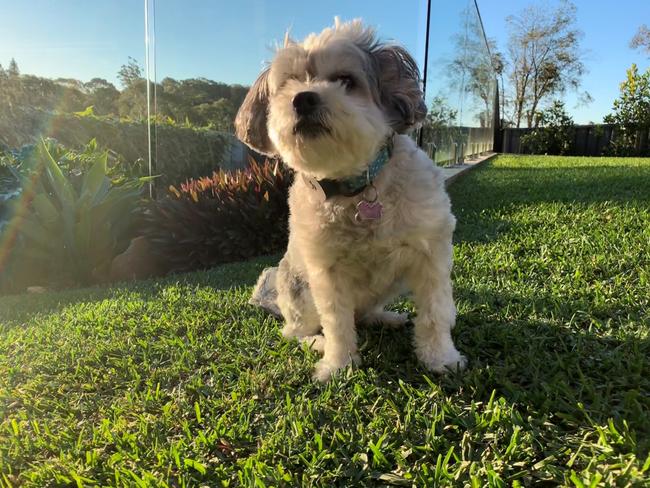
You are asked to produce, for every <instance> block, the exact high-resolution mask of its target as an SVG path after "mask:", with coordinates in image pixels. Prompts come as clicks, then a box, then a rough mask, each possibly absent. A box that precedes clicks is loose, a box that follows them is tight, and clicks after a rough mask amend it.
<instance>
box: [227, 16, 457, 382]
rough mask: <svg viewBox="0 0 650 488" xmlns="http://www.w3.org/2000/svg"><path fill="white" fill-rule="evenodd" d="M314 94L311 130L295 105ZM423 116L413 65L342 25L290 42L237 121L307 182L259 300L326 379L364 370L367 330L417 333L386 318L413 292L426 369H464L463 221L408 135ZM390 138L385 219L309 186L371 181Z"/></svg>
mask: <svg viewBox="0 0 650 488" xmlns="http://www.w3.org/2000/svg"><path fill="white" fill-rule="evenodd" d="M307 91H308V92H313V93H316V94H317V96H318V99H319V101H320V102H319V107H318V110H317V112H316V113H315V115H314V116H313V117H311V119H310V120H309V121H308V122H309V124H310V127H311V129H310V130H309V131H302V130H300V127H301V126H300V123H302V122H303V121H301V120H300V119H301V116H302V114H299V113H298V110H297V109H296V107H294V105H295V102H294V99H295V97H296V95H298V94H299V93H303V92H307ZM425 114H426V107H425V105H424V101H423V97H422V91H421V89H420V76H419V71H418V69H417V66H416V64H415V62H414V60H413V59H412V58H411V56H410V55H409V54H408V53H407V52H406V51H405V50H404V49H403V48H401V47H399V46H396V45H390V44H382V43H380V42H378V41H377V40H376V37H375V34H374V32H373V30H372V29H369V28H367V27H364V26H363V24H362V23H361V22H360V21H359V20H355V21H352V22H349V23H340V22H338V20H337V21H336V23H335V26H334V27H333V28H328V29H325V30H324V31H323V32H321V33H320V34H312V35H310V36H308V37H307V38H306V39H305V40H304V41H303V42H302V43H297V42H294V41H292V40H290V39H288V38H287V39H286V40H285V45H284V47H283V48H281V49H280V50H279V51H278V52H277V54H276V56H275V59H274V60H273V62H272V64H271V65H270V67H268V68H267V69H266V70H264V71H263V72H262V74H261V75H260V77H259V78H258V80H257V81H256V82H255V84H254V85H253V87H252V88H251V90H250V91H249V93H248V96H247V98H246V100H245V101H244V103H243V104H242V107H241V109H240V111H239V113H238V114H237V118H236V121H235V127H236V131H237V135H238V136H239V138H240V139H241V140H242V141H244V142H245V143H246V144H248V145H249V146H251V147H252V148H253V149H255V150H257V151H259V152H261V153H263V154H267V155H269V156H274V157H281V158H282V159H283V161H284V162H285V163H286V164H287V165H289V166H290V167H291V168H293V169H294V170H295V171H296V178H295V183H294V184H293V186H292V187H291V190H290V194H289V206H290V209H291V212H290V218H289V229H290V235H289V246H288V249H287V252H286V254H285V256H284V258H283V259H282V261H281V262H280V265H279V267H278V268H277V269H271V270H267V271H266V272H265V273H264V274H263V275H262V276H261V277H260V280H259V282H258V286H257V288H256V291H255V293H254V295H255V297H256V299H257V300H258V302H263V303H264V304H265V305H266V307H267V308H269V309H271V310H274V309H275V307H276V306H277V309H276V310H277V312H279V313H280V314H281V315H282V317H283V318H284V320H285V326H284V328H283V330H282V333H283V335H284V336H286V337H296V338H298V339H300V340H302V341H305V342H308V343H309V344H310V345H311V346H312V347H314V348H315V349H317V350H319V351H321V352H323V358H322V359H321V360H320V361H319V362H318V364H317V366H316V370H315V372H314V377H315V378H316V379H318V380H321V381H327V380H328V379H329V378H330V377H331V375H332V374H333V373H335V372H336V371H338V370H339V369H341V368H343V367H345V366H346V365H348V364H349V363H350V362H352V361H357V360H358V353H357V334H356V329H355V323H361V322H365V323H383V324H387V325H390V326H399V325H403V324H404V323H405V322H406V320H407V319H406V316H403V315H400V314H397V313H394V312H387V311H385V310H384V308H383V307H384V306H385V305H386V304H387V303H389V302H390V301H391V300H392V299H394V298H395V297H396V296H397V295H399V294H400V293H404V292H406V291H411V292H412V293H413V299H414V302H415V305H416V308H417V317H416V318H415V320H414V324H415V334H414V335H415V337H414V340H415V352H416V354H417V356H418V358H419V359H420V360H421V361H422V362H423V363H424V364H425V365H426V366H427V367H428V368H429V369H431V370H433V371H436V372H444V371H446V370H447V369H449V368H463V367H464V366H465V358H464V357H463V356H462V355H461V354H460V353H459V352H458V351H457V350H456V347H455V346H454V344H453V341H452V338H451V329H452V327H453V326H454V322H455V316H456V309H455V306H454V301H453V297H452V285H451V279H450V272H451V266H452V234H453V231H454V226H455V219H454V217H453V215H452V213H451V208H450V202H449V198H448V196H447V194H446V192H445V188H444V178H443V175H442V174H441V171H440V170H439V169H438V168H436V167H435V166H434V165H433V163H432V162H431V160H430V159H429V158H428V157H427V156H426V155H425V154H424V153H423V152H422V151H421V150H420V149H419V148H418V147H417V146H416V144H415V143H414V142H413V140H412V139H411V138H410V137H408V136H407V135H404V134H405V133H406V132H408V131H409V130H410V129H412V128H413V127H416V126H417V125H418V124H419V123H420V122H422V120H423V119H424V116H425ZM392 134H395V135H394V136H393V152H392V157H391V159H390V161H389V162H388V163H387V164H386V165H385V166H384V167H383V169H382V171H381V173H380V174H379V175H378V176H377V177H376V178H375V180H374V181H373V184H374V186H375V187H376V189H377V191H378V194H379V200H380V201H381V203H382V205H383V208H384V213H383V216H382V217H381V218H380V219H378V220H375V221H363V222H358V221H356V220H355V213H356V205H357V204H358V203H359V201H360V200H361V198H362V197H361V196H356V197H343V196H334V197H331V198H329V199H327V200H325V201H323V200H322V199H320V198H319V197H318V194H317V192H315V191H314V190H313V189H312V188H310V186H309V185H308V184H307V183H306V181H305V179H304V178H303V176H308V177H314V178H316V179H322V178H328V179H341V178H346V177H351V176H355V175H359V174H363V172H364V171H365V170H366V168H367V167H368V165H369V163H370V162H371V161H372V160H373V159H374V158H375V156H376V154H377V153H378V152H379V150H380V149H381V147H382V145H383V144H384V143H385V141H386V140H387V139H388V138H389V137H391V135H392Z"/></svg>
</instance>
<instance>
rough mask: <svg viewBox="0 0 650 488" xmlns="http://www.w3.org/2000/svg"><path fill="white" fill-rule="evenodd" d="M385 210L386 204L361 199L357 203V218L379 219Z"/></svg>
mask: <svg viewBox="0 0 650 488" xmlns="http://www.w3.org/2000/svg"><path fill="white" fill-rule="evenodd" d="M383 210H384V206H383V205H382V204H381V203H380V202H378V201H374V202H369V201H367V200H361V201H360V202H359V203H358V204H357V214H356V215H355V217H356V219H357V220H378V219H380V218H381V216H382V213H383Z"/></svg>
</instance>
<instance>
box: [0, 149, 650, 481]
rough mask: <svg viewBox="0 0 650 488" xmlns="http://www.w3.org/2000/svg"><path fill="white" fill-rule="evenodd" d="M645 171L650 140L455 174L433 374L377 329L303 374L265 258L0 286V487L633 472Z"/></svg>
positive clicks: (642, 400) (648, 372) (636, 475)
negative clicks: (447, 299)
mask: <svg viewBox="0 0 650 488" xmlns="http://www.w3.org/2000/svg"><path fill="white" fill-rule="evenodd" d="M648 188H650V160H648V159H607V158H602V159H599V158H592V159H586V158H560V157H539V156H528V157H510V156H508V157H504V156H500V157H498V158H497V159H496V160H494V161H492V162H491V163H489V164H488V165H486V166H484V167H482V168H477V169H476V170H474V171H473V172H471V173H470V174H469V175H467V176H465V177H463V178H462V179H461V180H459V181H458V182H456V183H455V184H454V185H453V186H452V188H451V190H450V191H451V196H452V202H453V207H454V212H455V214H456V216H457V219H458V227H457V232H456V235H455V240H456V247H455V270H454V283H455V295H456V299H457V305H458V322H457V327H456V329H455V330H454V335H455V338H456V343H457V345H458V348H459V349H460V350H461V351H463V352H464V353H465V354H466V355H467V357H468V358H469V360H470V364H469V368H468V370H467V371H466V372H464V373H462V374H450V375H449V376H446V377H437V376H435V375H432V374H429V373H428V372H427V371H425V370H424V369H423V368H422V367H421V366H420V365H419V364H418V363H417V361H416V359H415V356H414V354H413V351H412V349H411V347H410V345H409V344H410V337H411V329H410V328H407V329H406V330H398V331H395V330H385V329H382V328H376V329H370V330H365V329H364V330H361V331H360V336H361V337H360V344H361V356H362V359H363V365H362V366H361V367H359V368H357V369H355V370H353V371H349V372H348V373H346V374H342V375H340V376H338V377H336V378H335V379H334V380H333V381H332V382H330V383H329V384H327V385H325V386H323V385H319V384H315V383H313V382H312V381H311V380H310V373H311V369H312V367H313V365H314V362H315V361H316V360H317V355H316V354H314V353H312V352H309V351H304V350H302V348H301V347H300V346H299V345H298V344H297V343H295V342H287V341H284V340H283V339H282V338H281V336H280V333H279V327H280V325H279V323H278V322H277V321H276V320H275V319H273V318H271V317H269V316H267V315H265V314H264V313H262V312H261V311H260V310H257V309H255V308H253V307H251V306H249V305H247V300H248V298H249V296H250V292H251V288H252V285H253V284H254V282H255V279H256V277H257V275H258V273H259V272H260V271H261V269H262V268H263V267H264V266H265V265H268V264H271V263H275V262H277V259H278V258H277V257H272V258H262V259H258V260H255V261H251V262H248V263H242V264H231V265H226V266H223V267H220V268H216V269H214V270H211V271H208V272H198V273H192V274H186V275H177V276H173V277H169V278H166V279H163V280H158V281H149V282H139V283H135V284H129V285H124V286H115V287H111V288H90V289H82V290H69V291H64V292H59V293H47V294H42V295H23V296H6V297H0V419H1V426H0V432H1V434H0V473H1V474H0V486H12V485H23V486H44V485H47V484H50V485H52V484H57V485H61V484H67V483H71V484H75V483H76V484H79V485H81V484H83V485H93V484H101V485H109V484H110V485H136V484H138V485H141V486H148V485H160V486H184V485H186V486H194V485H200V484H205V485H210V486H218V485H219V484H220V482H224V484H225V483H227V482H229V483H230V484H231V485H240V484H241V485H246V486H253V485H254V484H255V483H256V480H259V481H260V482H261V483H262V484H260V483H259V482H258V486H299V485H314V486H334V485H337V484H338V485H342V486H355V485H361V486H364V485H366V486H368V485H376V484H394V485H401V486H411V485H416V486H425V485H429V486H432V485H454V486H457V485H462V484H466V483H467V484H470V483H471V484H472V485H473V486H488V485H492V486H512V485H515V484H516V483H521V485H523V486H530V485H532V484H534V483H536V482H540V481H546V482H547V483H548V484H549V485H552V486H556V485H568V486H574V485H575V486H582V485H581V483H584V485H585V486H589V484H590V483H592V482H593V481H596V482H597V481H598V480H599V479H600V480H602V482H603V483H607V484H609V485H617V486H618V485H620V486H625V485H628V486H629V485H634V484H636V485H641V484H642V483H643V480H644V479H646V478H647V476H648V470H650V457H648V451H649V449H650V415H649V412H650V379H649V378H650V365H649V363H648V357H649V356H650V340H649V337H648V332H649V330H650V303H648V301H649V298H648V293H647V290H648V289H649V287H650V262H649V259H650V258H649V256H650V228H649V226H648V222H650V193H649V192H648ZM395 308H397V309H400V310H409V311H410V310H412V307H411V304H410V302H409V301H408V300H403V301H401V302H399V303H396V304H395Z"/></svg>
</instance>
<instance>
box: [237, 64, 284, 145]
mask: <svg viewBox="0 0 650 488" xmlns="http://www.w3.org/2000/svg"><path fill="white" fill-rule="evenodd" d="M268 78H269V68H266V69H265V70H264V71H262V73H261V74H260V76H259V77H258V78H257V80H255V83H253V86H251V88H250V90H248V94H247V95H246V98H245V99H244V102H243V103H242V104H241V107H239V111H238V112H237V116H236V117H235V134H236V135H237V137H238V138H239V140H240V141H242V142H243V143H244V144H246V145H247V146H249V147H250V148H251V149H254V150H255V151H257V152H258V153H261V154H265V155H267V156H276V151H275V148H274V147H273V143H272V142H271V140H270V139H269V133H268V130H267V128H266V121H267V118H268V108H269V82H268Z"/></svg>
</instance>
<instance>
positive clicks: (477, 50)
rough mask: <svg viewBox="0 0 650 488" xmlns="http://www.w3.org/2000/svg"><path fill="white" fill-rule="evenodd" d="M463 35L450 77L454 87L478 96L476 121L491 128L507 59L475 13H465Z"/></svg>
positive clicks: (458, 36)
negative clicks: (499, 80)
mask: <svg viewBox="0 0 650 488" xmlns="http://www.w3.org/2000/svg"><path fill="white" fill-rule="evenodd" d="M461 19H462V22H463V29H462V32H461V33H459V34H455V35H454V36H453V38H452V39H453V42H454V58H453V59H452V61H451V62H450V63H449V70H448V71H447V72H448V73H449V76H450V77H451V81H452V83H453V85H454V86H458V87H460V89H461V90H463V91H465V92H466V93H468V94H471V95H473V96H474V102H475V103H476V105H478V107H474V108H478V112H477V113H476V118H477V119H478V120H479V121H480V122H481V126H482V127H483V126H485V125H488V124H489V120H487V119H489V118H490V115H491V114H492V110H493V109H494V89H495V81H496V77H497V76H498V75H499V70H503V56H502V55H501V53H500V52H499V51H498V49H497V46H496V42H495V41H494V40H493V39H490V40H487V39H486V38H485V34H484V32H483V26H482V25H481V23H480V19H479V17H478V16H476V15H475V14H474V10H473V9H464V10H463V11H462V12H461Z"/></svg>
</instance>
